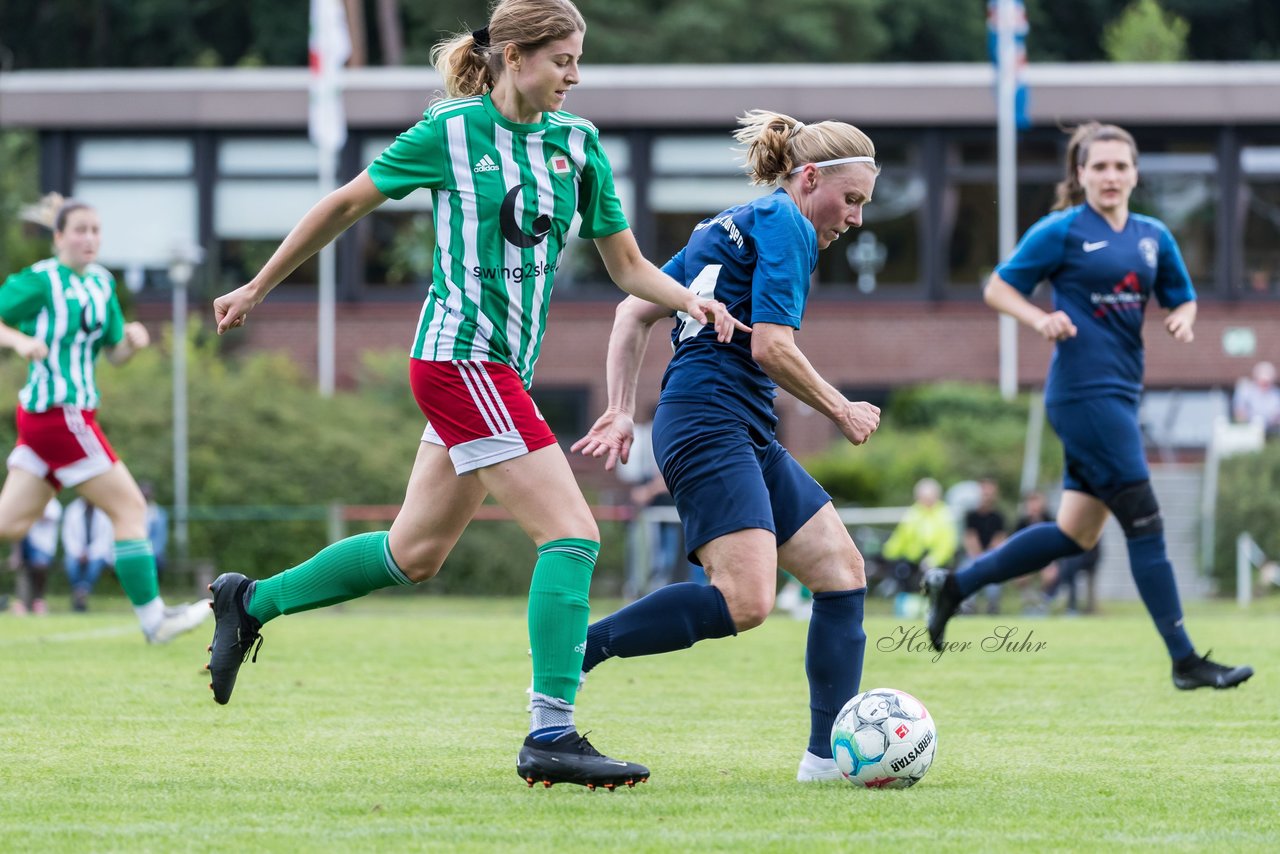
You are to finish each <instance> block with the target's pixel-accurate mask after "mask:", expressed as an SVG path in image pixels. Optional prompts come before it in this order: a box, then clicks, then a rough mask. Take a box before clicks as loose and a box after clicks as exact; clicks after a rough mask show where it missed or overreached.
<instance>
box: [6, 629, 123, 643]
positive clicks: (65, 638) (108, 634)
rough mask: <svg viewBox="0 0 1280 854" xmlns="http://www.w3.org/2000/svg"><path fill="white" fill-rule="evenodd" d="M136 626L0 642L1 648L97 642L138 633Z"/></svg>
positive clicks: (11, 639) (60, 633) (8, 639)
mask: <svg viewBox="0 0 1280 854" xmlns="http://www.w3.org/2000/svg"><path fill="white" fill-rule="evenodd" d="M140 631H141V630H140V629H139V628H138V627H137V626H114V627H111V628H106V629H89V630H87V631H81V632H59V633H58V634H53V635H36V636H35V637H29V638H7V639H4V640H0V647H2V646H19V645H21V644H29V643H75V642H76V641H85V640H98V639H99V638H118V637H124V636H125V635H129V634H133V633H135V632H139V633H140Z"/></svg>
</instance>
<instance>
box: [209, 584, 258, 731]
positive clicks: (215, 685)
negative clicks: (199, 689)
mask: <svg viewBox="0 0 1280 854" xmlns="http://www.w3.org/2000/svg"><path fill="white" fill-rule="evenodd" d="M252 584H253V582H252V581H250V580H249V579H248V578H245V577H244V576H243V575H241V574H240V573H238V572H224V573H223V574H222V575H219V576H218V577H217V578H216V579H214V582H213V583H212V584H210V585H209V590H210V592H212V593H213V603H212V604H211V605H210V607H212V608H213V623H214V625H213V643H211V644H210V645H209V663H208V664H206V665H205V669H206V670H208V671H209V676H210V679H211V681H210V683H209V687H210V688H212V689H213V699H215V700H217V701H218V703H220V704H221V705H224V706H225V705H226V704H227V701H228V700H230V699H231V690H232V689H233V688H235V687H236V674H237V673H238V672H240V665H241V664H243V663H244V661H245V659H247V658H248V657H249V653H250V652H252V653H253V660H254V661H257V660H258V648H260V647H261V646H262V635H260V634H258V630H259V629H261V628H262V624H261V623H259V622H258V621H257V620H255V619H254V618H253V617H251V616H249V614H248V613H247V612H246V611H245V609H244V600H245V593H246V592H247V591H248V590H249V588H250V586H251V585H252ZM254 641H257V642H258V645H257V647H258V648H255V647H254Z"/></svg>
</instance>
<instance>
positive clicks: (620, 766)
mask: <svg viewBox="0 0 1280 854" xmlns="http://www.w3.org/2000/svg"><path fill="white" fill-rule="evenodd" d="M516 773H517V774H519V775H520V779H521V780H524V781H525V782H526V783H528V784H529V786H530V788H532V787H533V785H534V784H535V783H541V784H542V785H543V786H544V787H545V788H548V789H549V788H551V787H552V786H553V785H555V784H556V783H576V784H577V785H579V786H586V787H587V788H588V789H591V790H592V791H595V789H596V788H597V787H600V788H604V789H608V790H609V791H611V792H612V791H613V790H614V789H616V788H618V787H619V786H628V787H630V788H635V785H636V783H643V782H644V781H646V780H648V779H649V769H648V768H646V767H644V766H643V765H637V764H635V763H634V762H624V761H622V760H621V759H611V758H609V757H608V756H605V755H603V754H602V753H600V751H598V750H596V749H595V748H594V747H592V746H591V742H589V741H587V737H586V736H585V735H578V731H577V730H573V729H571V730H569V731H568V732H566V733H565V734H564V735H562V736H560V737H559V738H557V739H555V740H554V741H535V740H534V738H533V736H529V737H527V738H526V739H525V740H524V746H523V747H521V748H520V757H519V759H517V761H516Z"/></svg>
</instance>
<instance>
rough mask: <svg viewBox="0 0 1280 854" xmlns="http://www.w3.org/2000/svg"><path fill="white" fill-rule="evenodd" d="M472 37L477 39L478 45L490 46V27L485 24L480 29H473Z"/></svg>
mask: <svg viewBox="0 0 1280 854" xmlns="http://www.w3.org/2000/svg"><path fill="white" fill-rule="evenodd" d="M471 38H473V39H475V43H476V47H488V46H489V28H488V27H487V26H485V27H481V28H480V29H478V30H472V31H471Z"/></svg>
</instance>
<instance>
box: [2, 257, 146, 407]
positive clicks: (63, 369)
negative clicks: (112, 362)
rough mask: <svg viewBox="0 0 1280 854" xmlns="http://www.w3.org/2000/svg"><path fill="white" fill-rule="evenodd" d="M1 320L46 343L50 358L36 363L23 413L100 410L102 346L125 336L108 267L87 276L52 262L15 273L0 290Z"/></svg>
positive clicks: (25, 391) (21, 396) (93, 267)
mask: <svg viewBox="0 0 1280 854" xmlns="http://www.w3.org/2000/svg"><path fill="white" fill-rule="evenodd" d="M0 320H3V321H4V322H5V323H6V324H7V325H9V326H12V327H13V328H14V329H17V330H19V331H21V332H24V333H26V334H27V335H30V336H32V337H33V338H38V339H39V340H41V341H43V342H44V343H45V345H46V346H48V348H49V355H48V356H46V357H45V358H43V359H41V360H40V361H38V362H32V363H31V367H30V369H29V370H28V372H27V384H26V385H25V386H23V387H22V391H20V392H19V393H18V400H19V401H20V402H21V403H22V408H23V409H25V410H27V411H28V412H45V411H47V410H49V409H50V408H52V407H54V406H62V405H67V406H78V407H80V408H81V409H97V408H98V386H97V383H96V382H95V381H94V372H93V362H94V359H96V358H97V356H98V351H100V350H101V349H102V348H103V347H112V346H115V345H116V344H118V343H120V340H121V339H122V338H123V337H124V315H123V313H122V312H121V311H120V301H119V300H118V299H117V298H116V282H115V279H114V278H112V276H111V273H109V272H108V271H107V269H106V268H105V267H101V266H99V265H97V264H90V265H89V266H88V267H86V268H85V270H84V272H83V273H76V272H75V271H74V270H72V269H71V268H70V267H66V266H63V265H62V264H59V263H58V259H57V258H48V259H46V260H44V261H41V262H39V263H37V264H32V265H31V266H30V267H28V268H27V269H25V270H23V271H21V272H19V273H14V274H13V275H12V276H10V277H9V278H8V279H6V280H5V283H4V285H3V286H2V287H0Z"/></svg>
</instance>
